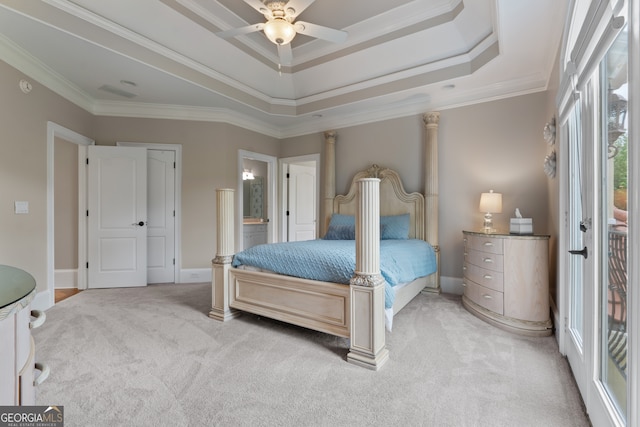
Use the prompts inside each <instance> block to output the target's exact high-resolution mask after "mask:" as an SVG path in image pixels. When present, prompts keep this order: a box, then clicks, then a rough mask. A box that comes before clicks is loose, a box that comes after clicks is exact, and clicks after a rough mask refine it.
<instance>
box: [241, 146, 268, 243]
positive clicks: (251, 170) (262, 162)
mask: <svg viewBox="0 0 640 427" xmlns="http://www.w3.org/2000/svg"><path fill="white" fill-rule="evenodd" d="M276 160H277V159H276V158H275V157H273V156H269V155H266V154H260V153H253V152H251V151H245V150H238V187H237V188H238V189H237V198H236V209H237V212H238V213H237V215H236V218H237V221H238V224H240V226H239V227H236V251H240V250H242V249H246V248H249V247H251V246H255V245H257V244H261V243H271V242H274V241H276V239H275V235H276V234H275V233H276V229H277V224H275V219H276V218H277V217H276V203H275V200H276V198H277V191H276V184H275V182H276V167H277V164H276Z"/></svg>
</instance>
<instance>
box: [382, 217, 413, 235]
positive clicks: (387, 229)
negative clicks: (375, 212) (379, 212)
mask: <svg viewBox="0 0 640 427" xmlns="http://www.w3.org/2000/svg"><path fill="white" fill-rule="evenodd" d="M409 226H410V222H409V214H402V215H389V216H381V217H380V239H381V240H391V239H408V238H409Z"/></svg>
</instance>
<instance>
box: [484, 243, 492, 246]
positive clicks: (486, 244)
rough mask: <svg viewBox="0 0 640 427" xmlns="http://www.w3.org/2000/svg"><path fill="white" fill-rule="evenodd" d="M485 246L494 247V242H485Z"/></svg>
mask: <svg viewBox="0 0 640 427" xmlns="http://www.w3.org/2000/svg"><path fill="white" fill-rule="evenodd" d="M484 245H485V246H493V242H484Z"/></svg>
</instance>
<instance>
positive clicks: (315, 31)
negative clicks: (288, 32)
mask: <svg viewBox="0 0 640 427" xmlns="http://www.w3.org/2000/svg"><path fill="white" fill-rule="evenodd" d="M293 27H294V28H295V30H296V32H297V33H300V34H304V35H305V36H311V37H315V38H317V39H322V40H327V41H330V42H334V43H341V42H343V41H345V40H346V39H347V36H348V35H349V34H348V33H347V32H346V31H342V30H334V29H333V28H328V27H323V26H322V25H316V24H311V23H309V22H303V21H298V22H296V23H295V24H293Z"/></svg>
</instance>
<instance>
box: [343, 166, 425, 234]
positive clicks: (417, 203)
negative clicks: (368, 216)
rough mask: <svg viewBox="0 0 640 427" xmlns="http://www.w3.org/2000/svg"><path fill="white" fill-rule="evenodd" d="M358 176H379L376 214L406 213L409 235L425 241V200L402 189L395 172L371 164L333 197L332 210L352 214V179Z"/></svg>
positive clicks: (354, 190)
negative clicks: (378, 212)
mask: <svg viewBox="0 0 640 427" xmlns="http://www.w3.org/2000/svg"><path fill="white" fill-rule="evenodd" d="M361 178H379V179H380V215H381V216H387V215H401V214H405V213H408V214H409V218H410V228H409V238H412V239H421V240H425V238H426V236H425V224H426V222H425V219H426V218H425V202H424V196H423V195H422V194H420V193H407V192H406V191H404V187H403V185H402V181H401V180H400V176H399V175H398V173H397V172H396V171H393V170H391V169H387V168H381V167H380V166H378V165H373V166H371V167H370V168H369V169H367V170H364V171H361V172H358V173H357V174H355V176H354V177H353V179H352V180H351V187H349V192H348V193H347V194H346V195H338V196H336V197H335V198H334V199H333V212H334V213H339V214H344V215H355V214H356V191H357V185H356V181H357V180H359V179H361Z"/></svg>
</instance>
